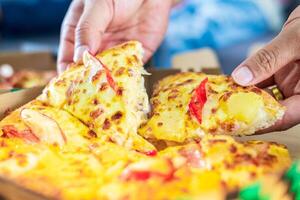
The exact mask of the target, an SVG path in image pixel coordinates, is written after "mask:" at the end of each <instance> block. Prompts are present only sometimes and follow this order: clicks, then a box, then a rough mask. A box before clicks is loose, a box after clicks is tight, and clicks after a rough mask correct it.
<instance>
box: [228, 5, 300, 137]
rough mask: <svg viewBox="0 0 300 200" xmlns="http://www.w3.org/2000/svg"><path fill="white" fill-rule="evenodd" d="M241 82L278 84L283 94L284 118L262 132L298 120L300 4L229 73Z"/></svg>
mask: <svg viewBox="0 0 300 200" xmlns="http://www.w3.org/2000/svg"><path fill="white" fill-rule="evenodd" d="M232 76H233V78H234V80H235V81H236V82H237V83H238V84H240V85H243V86H247V85H253V84H257V85H258V86H259V87H268V86H271V85H277V86H278V88H279V89H280V90H281V92H282V93H283V95H284V96H285V100H283V101H282V104H283V105H284V106H285V107H286V108H287V110H286V113H285V115H284V117H283V119H282V120H281V121H279V122H277V123H276V124H275V126H273V127H271V128H269V129H266V130H264V131H263V132H270V131H281V130H286V129H288V128H290V127H292V126H295V125H296V124H299V123H300V6H298V8H297V9H296V10H295V11H294V12H293V13H292V14H291V15H290V17H289V19H288V20H287V22H286V23H285V25H284V27H283V29H282V31H281V32H280V34H279V35H278V36H277V37H276V38H275V39H274V40H273V41H271V42H270V43H269V44H268V45H267V46H265V47H264V48H263V49H261V50H260V51H258V52H257V53H256V54H255V55H254V56H252V57H250V58H248V59H247V60H245V61H244V62H243V63H242V64H241V65H240V66H238V67H237V68H236V69H235V70H234V71H233V73H232Z"/></svg>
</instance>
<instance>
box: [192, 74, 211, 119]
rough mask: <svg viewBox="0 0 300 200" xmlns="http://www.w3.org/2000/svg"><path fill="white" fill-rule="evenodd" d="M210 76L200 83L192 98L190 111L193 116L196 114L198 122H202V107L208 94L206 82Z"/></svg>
mask: <svg viewBox="0 0 300 200" xmlns="http://www.w3.org/2000/svg"><path fill="white" fill-rule="evenodd" d="M207 82H208V78H206V79H204V80H203V81H202V82H201V83H200V85H199V86H198V87H197V88H196V89H195V91H194V94H193V96H192V99H191V101H190V103H189V111H190V114H191V115H192V116H194V117H195V118H196V119H197V120H198V122H199V123H200V124H201V123H202V109H203V107H204V104H205V103H206V101H207V96H206V84H207Z"/></svg>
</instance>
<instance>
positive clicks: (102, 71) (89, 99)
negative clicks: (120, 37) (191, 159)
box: [38, 41, 155, 153]
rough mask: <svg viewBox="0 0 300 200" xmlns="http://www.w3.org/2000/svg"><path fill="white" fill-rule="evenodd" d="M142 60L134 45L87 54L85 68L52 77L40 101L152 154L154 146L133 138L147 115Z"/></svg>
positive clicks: (137, 45) (110, 137)
mask: <svg viewBox="0 0 300 200" xmlns="http://www.w3.org/2000/svg"><path fill="white" fill-rule="evenodd" d="M142 56H143V48H142V45H141V44H140V43H139V42H135V41H132V42H127V43H124V44H122V45H119V46H116V47H113V48H111V49H108V50H106V51H104V52H102V53H101V54H99V55H97V56H95V57H94V56H92V55H91V54H89V53H88V52H85V53H84V55H83V64H74V65H73V66H70V67H69V69H67V70H66V71H65V72H64V73H62V74H61V75H60V76H58V77H57V78H55V79H53V80H52V81H51V82H50V84H49V85H48V86H47V87H46V88H45V90H44V91H43V94H42V95H41V96H40V97H39V98H38V99H39V100H40V101H42V102H44V103H46V104H49V105H50V106H54V107H56V108H59V109H63V110H65V111H67V112H69V113H70V114H72V115H73V116H75V117H76V118H78V119H79V120H81V121H82V122H83V123H84V124H85V125H86V126H88V128H89V129H91V130H93V131H94V132H95V133H96V134H97V136H98V137H99V138H101V139H103V140H106V141H113V142H115V143H117V144H119V145H122V146H125V147H128V148H130V149H135V150H138V151H141V152H145V153H149V152H150V153H151V152H153V151H155V148H154V147H153V145H151V144H150V143H149V142H147V141H146V140H144V139H143V138H142V137H141V136H139V135H138V134H137V129H138V127H139V126H140V124H141V123H142V122H145V120H146V114H147V113H148V112H149V102H148V96H147V93H146V89H145V87H144V78H143V77H142V75H143V74H145V73H146V72H145V71H144V69H143V63H142Z"/></svg>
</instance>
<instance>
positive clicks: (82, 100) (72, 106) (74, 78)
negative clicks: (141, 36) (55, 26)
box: [0, 42, 291, 200]
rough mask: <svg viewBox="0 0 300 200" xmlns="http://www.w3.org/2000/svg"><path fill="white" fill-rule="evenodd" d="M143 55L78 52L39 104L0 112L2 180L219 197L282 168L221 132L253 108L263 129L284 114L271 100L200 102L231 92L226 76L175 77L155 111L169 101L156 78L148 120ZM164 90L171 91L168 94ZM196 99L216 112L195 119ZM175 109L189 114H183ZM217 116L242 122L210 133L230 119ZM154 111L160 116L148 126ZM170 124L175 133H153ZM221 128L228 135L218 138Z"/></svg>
mask: <svg viewBox="0 0 300 200" xmlns="http://www.w3.org/2000/svg"><path fill="white" fill-rule="evenodd" d="M141 59H142V47H141V44H140V43H138V42H127V43H125V44H122V45H119V46H116V47H113V48H111V49H108V50H106V51H104V52H102V53H100V54H99V55H97V56H92V55H91V54H89V53H88V52H85V53H84V56H83V59H82V62H81V63H77V64H73V65H72V66H70V67H69V68H68V69H67V70H66V71H65V72H64V73H62V74H61V75H59V76H58V77H56V78H54V79H52V80H51V82H50V83H49V84H48V86H47V87H46V88H45V89H44V91H43V93H42V94H41V95H40V96H39V97H38V98H37V99H35V100H33V101H31V102H29V103H27V104H26V105H24V106H22V107H20V108H18V109H16V110H15V111H13V112H11V113H10V114H9V115H8V116H6V117H5V118H4V119H3V120H2V121H1V122H0V177H2V178H6V179H9V180H12V181H14V182H16V183H17V184H19V185H21V186H22V187H25V188H28V189H30V190H33V191H35V192H37V193H40V194H43V195H44V196H46V197H49V198H52V199H62V200H67V199H80V200H89V199H133V200H134V199H145V200H147V199H216V200H219V199H220V200H221V199H226V198H227V199H228V195H229V194H231V192H234V191H238V190H239V189H240V188H242V187H243V186H245V185H247V184H250V183H251V182H253V181H256V180H258V179H260V178H261V177H262V176H264V175H268V174H271V173H280V172H282V171H284V170H285V169H287V168H288V166H289V164H290V162H291V159H290V156H289V153H288V150H287V149H286V147H285V146H283V145H280V144H277V143H272V142H262V141H248V142H237V141H236V140H235V139H234V138H233V137H231V136H228V135H226V134H230V135H234V134H237V133H244V131H246V128H251V126H252V125H253V124H254V123H256V122H252V121H251V120H253V119H252V117H251V116H252V115H253V113H252V112H255V111H253V110H256V109H257V110H258V112H261V109H265V110H263V111H264V112H265V113H264V115H262V116H263V117H262V118H259V116H256V117H257V118H258V119H260V120H267V121H268V123H269V122H270V121H272V120H274V121H275V119H276V117H275V116H277V115H278V118H279V115H280V114H279V112H280V111H282V112H283V111H284V108H282V107H281V106H280V105H279V104H278V103H277V102H275V101H274V100H273V99H272V98H271V97H270V96H268V95H267V94H265V93H264V92H263V91H260V90H258V89H256V88H255V87H249V88H242V87H239V86H236V88H234V87H233V86H232V87H230V88H232V90H230V91H231V92H232V94H228V96H229V97H228V98H225V97H224V95H225V93H226V92H224V95H221V94H220V98H219V99H220V102H219V103H218V104H217V103H216V104H213V103H208V102H214V101H213V95H217V94H218V93H216V91H223V90H224V91H225V89H224V88H226V87H229V86H228V85H225V86H222V84H224V83H223V82H224V80H227V82H228V84H229V83H231V84H232V81H231V80H230V79H228V78H226V77H224V76H208V75H204V74H197V73H187V74H186V77H187V79H188V80H189V81H183V79H185V78H183V77H182V75H176V76H172V77H173V78H174V77H176V78H174V80H173V81H175V82H176V81H179V82H180V83H181V82H182V81H183V82H185V83H188V86H187V87H186V86H184V85H185V84H183V85H182V87H181V86H180V85H178V84H180V83H179V82H178V83H176V84H177V85H173V86H174V87H175V86H176V87H175V88H177V89H176V90H180V92H182V93H181V95H179V96H176V97H175V95H174V96H171V97H170V98H169V99H170V104H168V105H167V104H165V105H164V106H169V107H160V106H161V105H160V104H161V103H163V101H161V103H158V102H157V104H156V105H155V102H156V101H155V98H157V99H159V100H162V99H164V98H165V99H168V97H169V96H168V97H167V96H164V95H167V94H168V95H169V93H168V91H169V89H170V86H167V85H168V83H169V82H172V81H170V80H169V81H168V79H172V77H169V78H167V79H164V80H163V81H162V82H160V83H159V85H158V86H157V88H156V90H155V92H154V96H153V97H152V105H153V110H152V113H151V114H152V117H151V118H150V119H149V121H147V113H148V112H149V103H148V97H147V94H146V91H145V88H144V83H143V82H144V79H143V77H142V75H143V74H146V72H145V71H144V70H143V68H142V62H141ZM191 77H194V79H193V81H190V79H191ZM175 79H176V80H175ZM194 81H195V83H193V84H194V85H193V87H192V86H190V84H191V83H192V82H194ZM214 81H215V83H214V84H213V83H211V85H210V84H209V82H214ZM217 81H219V82H217ZM225 82H226V81H225ZM227 82H226V83H227ZM196 85H198V86H196ZM173 86H172V87H173ZM183 86H184V87H183ZM194 86H195V87H196V89H195V88H194ZM165 87H166V88H167V89H165ZM233 88H234V89H233ZM165 90H166V91H165ZM208 90H209V91H210V90H211V91H212V90H213V91H215V92H210V94H208V93H207V95H205V97H206V98H204V96H201V95H200V94H202V93H203V92H205V93H206V91H208ZM170 92H171V93H176V94H177V95H178V93H177V92H175V89H174V88H173V89H171V91H170ZM228 92H229V91H228ZM195 94H197V95H200V96H201V97H198V96H194V95H195ZM160 95H161V96H160ZM188 96H189V99H188V98H187V97H188ZM225 96H226V95H225ZM231 98H233V99H231ZM236 98H237V99H236ZM174 99H175V100H176V101H175V100H174ZM205 99H206V100H205ZM211 99H212V100H211ZM226 99H227V100H226ZM249 99H251V101H249V102H246V103H248V104H250V103H251V107H252V110H248V109H246V110H244V109H243V107H241V106H236V105H235V104H236V101H238V102H239V103H240V102H242V103H244V102H243V101H244V100H245V101H248V100H249ZM171 100H172V101H171ZM204 100H205V101H204ZM178 102H181V103H180V104H179V106H178V107H177V106H176V105H177V103H178ZM201 102H204V104H203V111H205V110H206V109H207V108H206V106H211V107H210V108H212V107H213V106H212V105H214V106H217V107H216V112H215V113H216V115H210V116H207V115H206V114H205V113H204V114H203V116H202V114H201V113H200V112H198V110H197V109H198V108H199V106H200V105H201ZM181 104H182V106H180V105H181ZM248 104H247V105H248ZM183 105H185V106H187V109H190V110H186V111H183V107H184V106H183ZM261 105H262V107H260V106H261ZM231 106H236V107H235V108H236V109H237V110H235V111H237V112H234V111H232V110H230V109H231ZM276 106H277V107H276ZM158 108H159V109H158ZM275 108H278V109H277V110H275ZM239 109H240V110H239ZM166 112H170V113H167V114H166ZM221 112H223V114H224V113H225V114H226V113H227V114H228V116H230V120H231V121H230V122H232V123H233V124H235V123H238V124H239V125H240V123H241V122H243V123H244V124H243V126H242V125H240V127H238V128H239V129H236V130H235V131H239V132H233V131H227V132H226V130H227V129H223V128H222V127H221V128H219V129H217V130H216V131H215V132H214V131H213V132H210V131H208V130H209V129H208V128H207V126H208V125H207V123H208V122H209V121H210V120H211V121H212V122H213V120H215V122H216V123H217V121H218V120H220V119H223V121H222V123H229V121H228V120H229V119H228V118H226V117H225V118H221V117H220V116H222V115H221V114H220V113H221ZM182 113H184V114H185V115H181V114H182ZM157 114H161V116H164V117H162V118H159V121H157V123H156V122H155V123H154V120H157V119H158V118H155V119H154V118H153V117H154V116H160V115H157ZM171 114H172V115H171ZM225 114H224V115H225ZM256 114H257V113H256ZM267 114H268V115H267ZM225 116H227V115H225ZM272 116H273V118H272ZM170 117H176V120H177V122H178V124H179V125H180V124H181V123H183V122H184V123H186V124H185V126H184V128H186V129H180V128H181V127H179V126H177V124H176V123H175V122H174V121H172V120H173V118H170ZM209 117H210V118H209ZM268 117H269V118H268ZM188 119H189V120H188ZM217 119H218V120H217ZM160 120H164V121H160ZM226 120H227V121H226ZM247 120H249V121H247ZM200 122H201V123H200ZM246 122H247V123H248V122H249V124H247V123H246ZM272 122H273V121H272ZM142 123H145V125H144V126H142V128H141V129H140V131H139V132H140V133H139V132H138V128H139V127H140V126H141V124H142ZM168 123H171V125H173V128H174V131H173V132H170V131H166V130H171V129H160V128H164V127H165V124H168ZM202 123H204V124H205V126H204V125H203V124H202ZM218 123H219V122H218ZM270 123H271V122H270ZM153 124H156V125H157V127H155V126H154V125H153ZM180 126H181V125H180ZM158 127H159V128H158ZM178 127H179V128H178ZM258 127H264V125H259V126H255V130H256V128H258ZM149 128H151V130H150V133H149ZM143 130H147V131H145V132H143ZM164 130H165V131H164ZM183 130H184V131H183ZM192 130H194V132H193V131H192ZM195 130H196V132H195ZM175 131H177V132H175ZM206 131H207V132H206ZM222 131H224V133H226V134H225V135H220V133H222ZM199 132H201V134H200V135H199V134H198V133H199ZM202 133H204V134H202ZM247 133H248V132H247ZM140 134H141V135H140ZM172 134H173V135H172ZM176 134H177V135H176ZM183 135H184V136H183ZM158 136H159V137H158ZM171 136H172V137H171ZM174 136H176V137H174ZM196 136H201V137H196ZM174 138H175V139H174ZM178 138H181V139H178Z"/></svg>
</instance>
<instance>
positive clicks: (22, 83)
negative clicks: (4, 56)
mask: <svg viewBox="0 0 300 200" xmlns="http://www.w3.org/2000/svg"><path fill="white" fill-rule="evenodd" d="M5 67H8V66H5ZM11 70H12V69H11ZM2 71H3V70H2ZM55 76H56V72H55V71H54V70H53V71H52V70H46V71H38V70H20V71H17V72H13V73H12V74H11V75H9V76H2V74H1V73H0V80H1V81H0V89H2V90H7V89H12V88H32V87H37V86H44V85H46V84H48V82H49V81H50V80H51V79H52V78H54V77H55Z"/></svg>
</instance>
